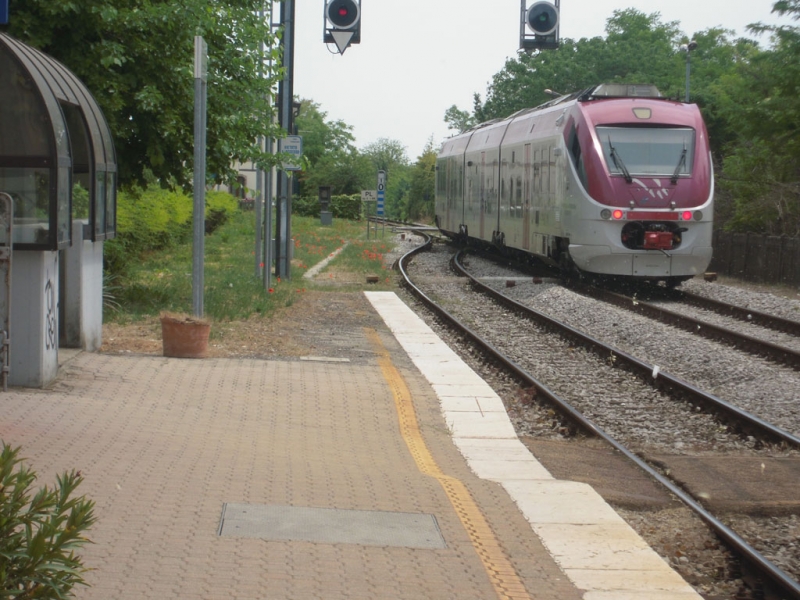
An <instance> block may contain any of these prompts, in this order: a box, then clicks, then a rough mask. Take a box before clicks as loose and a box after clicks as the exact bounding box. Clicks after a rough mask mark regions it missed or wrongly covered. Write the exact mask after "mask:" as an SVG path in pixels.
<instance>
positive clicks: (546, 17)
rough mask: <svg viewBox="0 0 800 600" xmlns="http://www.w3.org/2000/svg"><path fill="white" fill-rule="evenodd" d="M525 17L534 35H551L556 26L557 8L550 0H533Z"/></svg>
mask: <svg viewBox="0 0 800 600" xmlns="http://www.w3.org/2000/svg"><path fill="white" fill-rule="evenodd" d="M525 19H526V21H527V23H528V27H530V28H531V31H533V32H534V33H535V34H536V35H552V34H553V33H555V31H556V29H557V28H558V10H557V9H556V7H555V6H554V5H553V4H551V3H550V2H534V3H533V4H532V5H531V7H530V8H529V9H528V13H527V15H526V17H525Z"/></svg>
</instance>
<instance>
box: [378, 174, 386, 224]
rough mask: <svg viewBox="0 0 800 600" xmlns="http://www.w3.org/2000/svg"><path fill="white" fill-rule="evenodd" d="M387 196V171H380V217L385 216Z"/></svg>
mask: <svg viewBox="0 0 800 600" xmlns="http://www.w3.org/2000/svg"><path fill="white" fill-rule="evenodd" d="M385 196H386V171H378V216H379V217H382V216H383V201H384V198H385Z"/></svg>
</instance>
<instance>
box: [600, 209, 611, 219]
mask: <svg viewBox="0 0 800 600" xmlns="http://www.w3.org/2000/svg"><path fill="white" fill-rule="evenodd" d="M600 218H601V219H605V220H606V221H608V220H609V219H610V218H611V211H610V210H608V209H607V208H604V209H603V210H601V211H600Z"/></svg>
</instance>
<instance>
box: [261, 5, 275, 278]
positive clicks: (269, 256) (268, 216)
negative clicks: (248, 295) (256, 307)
mask: <svg viewBox="0 0 800 600" xmlns="http://www.w3.org/2000/svg"><path fill="white" fill-rule="evenodd" d="M274 13H275V4H274V3H273V1H272V0H269V25H270V31H272V28H273V27H274V26H275V25H274V21H273V16H274ZM271 56H272V54H271V53H270V59H269V67H270V68H269V72H270V73H272V67H273V60H272V58H271ZM273 122H274V117H273ZM266 150H267V152H268V153H269V154H272V138H271V137H268V138H267V139H266ZM274 169H275V167H270V169H269V171H267V172H266V173H265V174H264V176H265V184H264V188H265V192H266V193H265V199H264V252H263V257H264V272H263V275H264V289H265V290H268V289H269V288H270V286H271V285H272V261H273V255H274V253H275V247H274V246H273V245H272V240H273V238H272V199H273V198H274V197H275V196H274V193H273V187H274V181H275V178H274V175H273V173H274Z"/></svg>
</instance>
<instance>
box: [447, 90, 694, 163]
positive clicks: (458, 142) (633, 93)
mask: <svg viewBox="0 0 800 600" xmlns="http://www.w3.org/2000/svg"><path fill="white" fill-rule="evenodd" d="M621 99H631V100H640V101H647V100H650V101H660V102H664V106H665V108H666V107H667V106H670V105H672V106H674V107H675V109H676V110H680V107H684V108H686V106H687V105H684V104H681V103H680V102H675V101H673V100H670V99H668V98H665V97H664V95H663V94H662V93H661V92H660V91H659V90H658V88H657V87H656V86H655V85H651V84H638V83H637V84H628V83H601V84H599V85H594V86H592V87H589V88H586V89H584V90H581V91H578V92H573V93H571V94H565V95H562V96H559V97H557V98H553V99H552V100H549V101H547V102H545V103H544V104H540V105H538V106H534V107H530V108H524V109H522V110H519V111H517V112H515V113H513V114H512V115H510V116H509V117H506V118H504V119H492V120H490V121H486V122H484V123H479V124H478V125H476V126H474V127H472V128H471V129H469V130H467V131H464V132H463V133H460V134H458V135H456V136H454V137H452V138H449V139H447V140H445V141H444V142H443V143H442V150H441V152H440V154H439V156H440V157H445V156H448V155H453V154H459V153H461V152H463V151H464V149H465V147H466V146H467V145H469V147H470V149H476V148H477V147H480V146H484V145H486V144H490V143H491V142H494V141H495V140H494V139H493V138H494V137H496V134H495V135H493V133H494V132H493V131H492V130H494V131H497V129H498V127H499V128H500V130H501V131H505V130H506V128H508V126H509V125H510V124H515V126H512V127H511V128H510V130H511V129H520V132H516V131H514V132H513V133H521V130H522V129H524V128H525V127H528V128H530V126H529V125H526V124H524V121H528V118H530V117H531V116H532V115H534V113H535V114H536V115H541V114H543V113H547V112H551V113H554V116H553V118H552V119H547V121H548V123H547V125H552V124H551V123H549V121H553V122H555V121H556V120H557V119H558V117H557V116H555V115H560V114H561V112H562V111H558V112H556V111H555V110H550V109H558V108H559V107H561V106H563V107H564V109H565V110H566V109H567V108H568V107H569V106H571V105H574V104H575V103H579V104H582V105H584V110H583V112H584V113H586V112H587V109H588V112H589V113H591V114H594V115H596V116H597V115H598V109H595V108H591V109H590V108H589V106H591V105H592V104H594V103H595V102H596V101H602V100H621ZM601 104H605V103H601ZM625 110H626V111H627V110H629V109H628V108H626V109H625ZM611 112H614V111H611ZM660 112H661V111H660ZM664 112H665V113H672V111H671V110H665V111H664ZM620 116H622V114H621V113H620ZM662 116H666V115H665V114H663V113H662ZM670 116H677V115H670ZM544 124H545V123H542V125H544ZM510 130H509V131H510ZM513 133H512V136H511V137H515V136H514V135H513ZM478 134H481V135H478Z"/></svg>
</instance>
